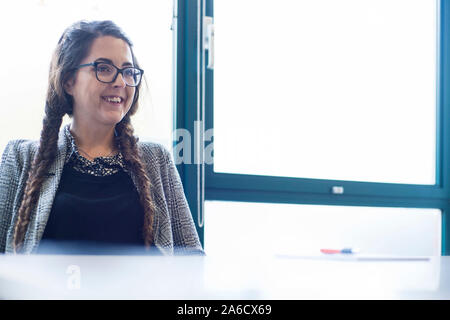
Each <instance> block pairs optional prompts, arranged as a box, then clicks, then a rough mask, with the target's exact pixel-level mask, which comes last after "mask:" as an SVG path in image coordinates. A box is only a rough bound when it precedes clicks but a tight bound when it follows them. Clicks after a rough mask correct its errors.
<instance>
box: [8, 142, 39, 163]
mask: <svg viewBox="0 0 450 320" xmlns="http://www.w3.org/2000/svg"><path fill="white" fill-rule="evenodd" d="M38 147H39V142H38V141H35V140H25V139H17V140H10V141H9V142H8V143H7V145H6V147H5V149H4V150H3V154H2V162H3V161H13V162H16V163H18V164H20V165H23V164H24V163H25V162H27V161H29V160H30V159H33V156H34V154H35V153H36V152H37V149H38Z"/></svg>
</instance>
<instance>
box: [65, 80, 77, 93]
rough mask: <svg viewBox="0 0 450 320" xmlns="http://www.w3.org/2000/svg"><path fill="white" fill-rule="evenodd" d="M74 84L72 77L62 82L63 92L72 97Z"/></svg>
mask: <svg viewBox="0 0 450 320" xmlns="http://www.w3.org/2000/svg"><path fill="white" fill-rule="evenodd" d="M74 84H75V79H74V78H73V77H71V78H69V79H68V80H67V81H66V82H64V90H65V91H66V92H67V93H68V94H70V95H73V86H74Z"/></svg>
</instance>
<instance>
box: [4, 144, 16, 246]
mask: <svg viewBox="0 0 450 320" xmlns="http://www.w3.org/2000/svg"><path fill="white" fill-rule="evenodd" d="M19 142H20V141H17V140H14V141H10V142H8V144H7V145H6V148H5V150H4V151H3V154H2V160H1V164H0V253H5V247H6V237H7V234H8V230H9V228H10V225H11V220H12V215H13V209H14V202H15V198H16V196H17V190H18V187H19V178H20V166H21V163H20V161H19V160H20V159H18V157H17V147H18V144H19Z"/></svg>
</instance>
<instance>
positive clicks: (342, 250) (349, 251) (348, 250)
mask: <svg viewBox="0 0 450 320" xmlns="http://www.w3.org/2000/svg"><path fill="white" fill-rule="evenodd" d="M320 252H322V253H326V254H336V253H345V254H352V253H357V252H358V250H355V249H352V248H344V249H341V250H338V249H320Z"/></svg>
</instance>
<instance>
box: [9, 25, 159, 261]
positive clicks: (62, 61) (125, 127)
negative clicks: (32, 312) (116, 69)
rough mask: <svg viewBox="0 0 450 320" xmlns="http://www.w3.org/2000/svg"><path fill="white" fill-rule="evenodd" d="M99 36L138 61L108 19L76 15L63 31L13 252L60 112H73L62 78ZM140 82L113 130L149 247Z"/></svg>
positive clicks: (50, 157)
mask: <svg viewBox="0 0 450 320" xmlns="http://www.w3.org/2000/svg"><path fill="white" fill-rule="evenodd" d="M101 36H113V37H115V38H118V39H122V40H124V41H125V42H126V43H127V44H128V46H129V47H130V50H131V54H132V58H133V63H134V65H135V66H136V67H139V65H138V63H137V61H136V58H135V56H134V53H133V45H132V43H131V41H130V40H129V39H128V37H127V36H126V35H125V34H124V33H123V31H122V30H121V29H120V28H119V27H118V26H117V25H115V24H114V23H113V22H112V21H89V22H88V21H79V22H76V23H74V24H73V25H71V26H70V27H69V28H67V29H66V30H65V31H64V33H63V35H62V36H61V38H60V39H59V41H58V45H57V46H56V49H55V51H54V53H53V57H52V60H51V64H50V72H49V79H48V90H47V98H46V103H45V116H44V120H43V128H42V131H41V137H40V143H39V149H38V152H37V154H36V156H35V158H34V161H33V164H32V166H31V169H30V172H29V175H28V179H27V183H26V186H25V192H24V195H23V199H22V202H21V205H20V208H19V213H18V219H17V222H16V224H15V228H14V241H13V242H14V246H13V247H14V251H15V252H18V251H20V249H21V248H22V246H23V242H24V239H25V234H26V231H27V228H28V224H29V222H30V216H31V212H32V211H33V209H34V207H35V206H36V203H37V201H38V199H39V192H40V189H41V186H42V183H43V181H44V179H45V178H46V174H47V172H48V170H49V168H50V166H51V164H52V163H53V162H54V161H55V158H56V155H57V152H58V148H57V146H58V135H59V131H60V128H61V124H62V120H63V117H64V115H65V114H68V115H69V117H72V114H73V99H72V96H71V95H69V94H67V93H66V92H65V90H64V84H65V83H66V81H67V80H69V79H71V78H72V77H73V76H74V75H75V73H74V72H75V71H74V68H75V67H76V66H78V65H79V64H80V62H81V61H82V60H83V59H84V58H85V57H86V56H87V54H88V53H89V50H90V48H91V45H92V42H93V41H94V40H95V39H96V38H98V37H101ZM140 85H141V84H139V86H138V87H136V90H135V96H134V100H133V103H132V105H131V107H130V110H129V111H128V113H127V114H126V115H125V117H124V118H123V119H122V120H121V121H120V122H119V123H118V124H117V125H116V131H117V134H118V142H119V146H120V151H121V153H122V155H123V158H124V161H125V165H126V167H127V170H129V171H131V172H132V173H133V174H134V176H135V177H136V186H137V189H138V193H139V198H140V203H141V205H142V207H143V209H144V212H145V215H144V229H143V237H144V242H145V245H146V247H147V248H149V247H150V245H151V244H152V243H153V220H154V212H155V205H154V203H153V199H152V197H151V193H150V189H151V188H152V186H151V183H150V179H149V177H148V175H147V173H146V171H145V166H144V164H143V162H142V161H141V158H140V156H139V150H138V147H137V142H138V138H137V137H135V136H134V128H133V126H132V124H131V122H130V116H132V115H134V114H135V113H136V111H137V109H138V106H139V104H138V100H139V89H140Z"/></svg>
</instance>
